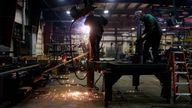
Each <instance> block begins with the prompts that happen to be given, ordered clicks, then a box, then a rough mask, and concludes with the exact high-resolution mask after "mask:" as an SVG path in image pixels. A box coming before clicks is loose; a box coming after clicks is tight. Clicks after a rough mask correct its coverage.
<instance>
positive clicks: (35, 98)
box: [11, 73, 191, 108]
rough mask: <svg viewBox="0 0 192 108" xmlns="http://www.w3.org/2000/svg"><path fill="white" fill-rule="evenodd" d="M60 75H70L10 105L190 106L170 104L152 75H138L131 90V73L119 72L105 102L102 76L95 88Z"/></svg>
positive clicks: (79, 107)
mask: <svg viewBox="0 0 192 108" xmlns="http://www.w3.org/2000/svg"><path fill="white" fill-rule="evenodd" d="M80 74H81V75H82V73H80ZM99 76H100V74H99V73H95V81H96V80H97V79H98V78H99ZM62 77H67V78H69V79H68V80H56V79H52V80H50V83H49V84H47V85H46V86H45V87H41V88H38V89H36V90H34V91H32V93H31V94H30V96H28V97H27V98H26V99H25V100H23V101H21V102H20V103H18V104H16V105H15V106H12V107H11V108H189V106H190V105H189V104H183V105H182V106H179V107H176V106H174V107H171V106H172V105H171V104H169V103H167V102H166V99H164V98H162V97H160V93H161V86H160V82H159V80H158V79H156V77H155V76H153V75H146V76H141V77H140V81H141V82H140V86H139V91H135V90H134V87H133V86H132V77H131V76H122V77H121V79H120V80H119V81H118V82H117V83H116V84H115V85H114V86H113V100H112V101H111V102H109V105H108V106H105V103H104V92H103V91H102V85H103V77H102V76H101V77H100V79H99V80H98V82H97V83H96V88H97V89H96V88H93V89H92V88H88V87H86V79H85V80H78V79H77V78H76V77H75V75H74V73H70V74H67V75H65V76H62ZM159 106H161V107H159ZM190 107H191V106H190Z"/></svg>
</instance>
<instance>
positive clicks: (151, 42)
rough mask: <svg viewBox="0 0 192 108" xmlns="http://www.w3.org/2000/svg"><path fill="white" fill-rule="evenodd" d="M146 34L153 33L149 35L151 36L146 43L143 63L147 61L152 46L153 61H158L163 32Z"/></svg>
mask: <svg viewBox="0 0 192 108" xmlns="http://www.w3.org/2000/svg"><path fill="white" fill-rule="evenodd" d="M146 35H152V36H149V37H151V38H148V39H147V40H146V41H145V43H144V49H143V63H146V60H147V59H148V57H149V48H150V47H152V55H153V63H158V62H159V61H160V56H159V46H160V40H161V33H158V32H156V33H152V34H146ZM153 37H154V38H153Z"/></svg>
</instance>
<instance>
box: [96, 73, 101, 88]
mask: <svg viewBox="0 0 192 108" xmlns="http://www.w3.org/2000/svg"><path fill="white" fill-rule="evenodd" d="M101 76H102V73H100V75H99V77H98V78H97V80H96V81H95V83H94V87H95V89H96V90H99V87H97V83H98V81H99V80H100V79H101Z"/></svg>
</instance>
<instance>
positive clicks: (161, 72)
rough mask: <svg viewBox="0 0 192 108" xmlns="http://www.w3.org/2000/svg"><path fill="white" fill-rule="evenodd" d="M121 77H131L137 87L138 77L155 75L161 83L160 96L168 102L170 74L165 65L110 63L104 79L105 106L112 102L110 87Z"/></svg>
mask: <svg viewBox="0 0 192 108" xmlns="http://www.w3.org/2000/svg"><path fill="white" fill-rule="evenodd" d="M122 75H133V79H132V80H133V86H138V85H139V76H140V75H155V76H156V77H157V78H158V79H159V80H160V82H161V83H162V90H161V96H162V97H164V98H166V99H168V100H170V97H171V72H170V71H167V65H166V64H131V63H125V62H110V63H108V64H107V67H106V72H104V78H105V104H107V103H108V101H112V87H113V85H114V84H115V82H117V81H118V80H119V78H120V77H121V76H122Z"/></svg>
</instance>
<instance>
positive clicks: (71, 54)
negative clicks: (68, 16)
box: [69, 20, 87, 80]
mask: <svg viewBox="0 0 192 108" xmlns="http://www.w3.org/2000/svg"><path fill="white" fill-rule="evenodd" d="M75 22H76V20H74V21H73V22H72V23H71V25H70V28H69V33H70V36H69V37H70V56H71V59H72V60H73V53H72V38H71V36H72V35H71V29H72V25H73V24H74V23H75ZM72 67H73V68H75V65H74V62H73V61H72ZM74 73H75V76H76V78H77V79H79V80H84V79H85V78H86V77H87V74H86V75H85V76H84V77H82V78H81V77H79V76H78V75H77V71H76V70H75V71H74Z"/></svg>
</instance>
